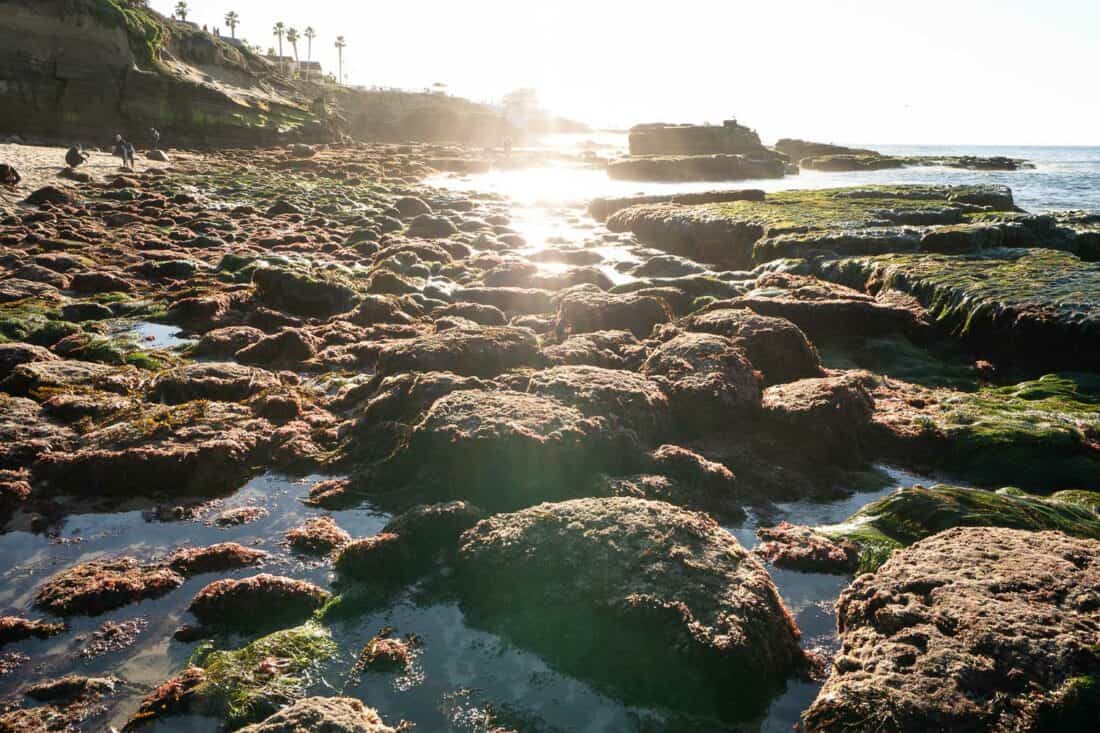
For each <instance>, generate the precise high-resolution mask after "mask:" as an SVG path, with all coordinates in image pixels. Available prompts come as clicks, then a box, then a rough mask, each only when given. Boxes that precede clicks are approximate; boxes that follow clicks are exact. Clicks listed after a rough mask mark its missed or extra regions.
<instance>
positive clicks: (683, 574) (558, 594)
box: [458, 498, 805, 721]
mask: <svg viewBox="0 0 1100 733" xmlns="http://www.w3.org/2000/svg"><path fill="white" fill-rule="evenodd" d="M458 573H459V578H460V580H461V582H460V583H459V584H458V588H459V592H460V594H461V597H462V603H463V607H464V609H465V610H466V614H467V619H468V620H470V621H471V622H472V623H474V624H476V625H481V626H485V627H487V628H490V629H492V630H494V631H497V632H499V633H503V634H505V635H506V637H507V638H509V639H510V640H511V641H513V642H514V643H516V644H518V645H520V646H522V647H525V648H528V649H531V650H533V651H535V652H536V653H538V654H540V655H541V656H543V657H544V658H545V659H546V661H547V662H548V663H549V664H550V665H551V666H552V667H555V668H558V669H561V670H563V671H565V672H566V673H568V674H571V675H574V676H577V677H580V678H581V679H584V680H586V681H589V682H590V683H592V684H594V685H595V686H596V687H597V688H599V689H601V690H604V691H605V692H608V693H610V694H612V695H613V696H614V697H616V698H617V699H620V700H622V701H623V702H625V703H626V704H643V705H655V704H656V705H662V706H667V707H669V708H672V709H673V710H677V711H681V712H688V713H693V714H700V715H711V716H715V717H718V718H719V719H722V720H730V721H733V720H740V719H747V718H750V717H752V716H753V715H754V714H757V713H759V712H760V711H762V710H764V709H765V708H766V707H767V704H768V700H769V699H770V696H771V695H772V694H773V693H774V692H776V691H778V690H779V689H781V688H782V687H783V684H784V681H785V680H786V679H787V678H788V677H790V676H791V675H792V674H795V673H797V672H799V671H800V670H802V669H804V668H805V659H804V656H803V653H802V651H801V650H800V649H799V647H798V637H799V633H798V630H797V628H796V627H795V624H794V621H793V620H792V619H791V616H790V614H789V612H788V611H787V609H786V607H785V606H784V605H783V601H782V600H781V599H780V597H779V594H778V592H777V591H776V588H775V585H774V584H773V583H772V581H771V578H769V577H768V573H767V571H766V570H764V568H763V566H762V565H761V564H760V563H759V562H758V561H757V560H756V559H755V558H753V557H752V555H751V554H750V553H748V552H747V551H745V549H744V548H742V547H741V545H740V544H738V542H737V540H736V539H734V537H733V536H732V535H731V534H729V533H728V532H726V531H725V530H723V529H722V528H721V527H720V526H719V525H718V524H717V522H715V521H714V520H713V519H711V518H710V517H708V516H707V515H705V514H699V513H696V512H691V511H686V510H684V509H679V508H677V507H675V506H672V505H670V504H666V503H663V502H654V501H647V500H642V499H630V498H611V499H578V500H574V501H567V502H562V503H559V504H540V505H538V506H535V507H531V508H529V509H525V510H523V511H519V512H516V513H514V514H498V515H495V516H492V517H489V518H488V519H486V520H484V521H482V522H480V523H479V524H478V525H477V526H475V527H474V528H473V529H471V530H469V531H468V532H467V533H466V534H464V535H463V537H462V544H461V548H460V550H459V560H458ZM562 629H570V632H569V633H567V634H563V633H562V632H561V630H562Z"/></svg>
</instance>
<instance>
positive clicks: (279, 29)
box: [271, 20, 286, 68]
mask: <svg viewBox="0 0 1100 733" xmlns="http://www.w3.org/2000/svg"><path fill="white" fill-rule="evenodd" d="M271 32H272V33H274V34H275V37H276V38H278V39H279V67H280V68H282V65H283V35H284V34H285V33H286V24H285V23H283V21H281V20H280V21H279V22H278V23H276V24H275V27H274V28H273V29H272V30H271Z"/></svg>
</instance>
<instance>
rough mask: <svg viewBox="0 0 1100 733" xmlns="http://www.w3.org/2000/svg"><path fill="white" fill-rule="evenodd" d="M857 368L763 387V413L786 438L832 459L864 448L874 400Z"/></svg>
mask: <svg viewBox="0 0 1100 733" xmlns="http://www.w3.org/2000/svg"><path fill="white" fill-rule="evenodd" d="M860 376H861V375H860V374H859V373H856V374H848V375H838V376H828V377H818V378H815V379H801V380H799V381H797V382H790V383H788V384H777V385H775V386H772V387H768V388H767V389H766V390H764V395H763V398H762V402H761V404H762V408H763V418H764V421H765V422H766V423H767V425H768V427H769V428H770V429H771V430H773V431H774V432H775V433H776V434H777V435H779V436H781V438H782V439H783V440H785V441H789V442H791V443H792V444H794V445H797V446H798V450H800V451H804V452H808V453H810V454H812V455H817V456H820V457H821V458H823V459H828V460H831V461H836V462H844V461H849V460H851V459H853V458H858V457H860V456H861V454H862V450H861V449H862V448H863V446H864V444H865V443H866V442H867V436H868V433H869V428H870V426H871V418H872V415H873V414H874V409H875V403H874V400H873V399H872V398H871V395H870V393H869V392H868V391H867V389H866V388H865V387H864V385H863V383H862V380H861V378H860Z"/></svg>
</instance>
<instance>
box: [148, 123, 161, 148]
mask: <svg viewBox="0 0 1100 733" xmlns="http://www.w3.org/2000/svg"><path fill="white" fill-rule="evenodd" d="M149 135H150V137H152V138H153V150H156V149H157V148H158V147H159V146H160V130H158V129H157V128H155V127H150V128H149Z"/></svg>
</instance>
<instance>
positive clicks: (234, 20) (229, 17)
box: [225, 10, 241, 38]
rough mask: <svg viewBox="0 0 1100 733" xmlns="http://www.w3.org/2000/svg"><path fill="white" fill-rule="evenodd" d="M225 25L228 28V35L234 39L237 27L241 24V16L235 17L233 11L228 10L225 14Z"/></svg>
mask: <svg viewBox="0 0 1100 733" xmlns="http://www.w3.org/2000/svg"><path fill="white" fill-rule="evenodd" d="M225 24H226V25H227V26H229V35H230V36H232V37H233V38H236V37H237V26H238V25H240V24H241V16H239V15H237V12H236V11H235V10H230V11H229V12H228V13H226V14H225Z"/></svg>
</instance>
